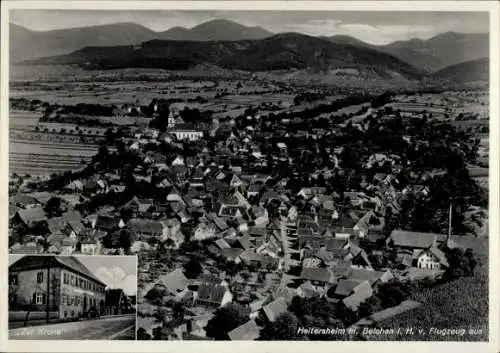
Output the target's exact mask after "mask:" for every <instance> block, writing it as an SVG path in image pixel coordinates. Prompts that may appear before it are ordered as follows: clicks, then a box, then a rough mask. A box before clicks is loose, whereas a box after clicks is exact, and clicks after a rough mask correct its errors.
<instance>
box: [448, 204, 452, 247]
mask: <svg viewBox="0 0 500 353" xmlns="http://www.w3.org/2000/svg"><path fill="white" fill-rule="evenodd" d="M452 212H453V204H451V203H450V213H449V215H448V240H450V239H451V215H452Z"/></svg>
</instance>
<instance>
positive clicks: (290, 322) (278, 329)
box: [260, 312, 301, 341]
mask: <svg viewBox="0 0 500 353" xmlns="http://www.w3.org/2000/svg"><path fill="white" fill-rule="evenodd" d="M298 326H299V320H298V319H297V316H295V314H294V313H292V312H285V313H283V314H281V315H280V316H278V318H277V319H276V321H274V322H272V323H269V324H268V325H266V326H265V327H264V329H263V330H262V331H261V336H260V339H261V340H266V341H289V340H297V339H301V337H300V336H298V335H297V327H298Z"/></svg>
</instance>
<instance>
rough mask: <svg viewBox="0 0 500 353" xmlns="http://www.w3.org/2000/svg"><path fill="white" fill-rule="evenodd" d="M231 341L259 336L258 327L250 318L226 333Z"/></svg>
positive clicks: (252, 338)
mask: <svg viewBox="0 0 500 353" xmlns="http://www.w3.org/2000/svg"><path fill="white" fill-rule="evenodd" d="M227 335H228V336H229V339H230V340H231V341H253V340H256V339H257V338H259V336H260V327H259V326H257V324H256V323H255V321H254V320H250V321H248V322H246V323H244V324H243V325H241V326H238V327H236V328H235V329H234V330H232V331H229V333H228V334H227Z"/></svg>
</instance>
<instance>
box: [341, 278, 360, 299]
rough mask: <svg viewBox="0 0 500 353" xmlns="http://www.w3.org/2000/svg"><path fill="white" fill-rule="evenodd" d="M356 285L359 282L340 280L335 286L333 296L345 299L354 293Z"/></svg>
mask: <svg viewBox="0 0 500 353" xmlns="http://www.w3.org/2000/svg"><path fill="white" fill-rule="evenodd" d="M358 285H359V281H355V280H350V279H341V280H340V281H339V283H338V284H337V288H335V295H338V296H342V297H347V296H348V295H350V294H351V293H352V292H353V291H354V288H356V287H357V286H358Z"/></svg>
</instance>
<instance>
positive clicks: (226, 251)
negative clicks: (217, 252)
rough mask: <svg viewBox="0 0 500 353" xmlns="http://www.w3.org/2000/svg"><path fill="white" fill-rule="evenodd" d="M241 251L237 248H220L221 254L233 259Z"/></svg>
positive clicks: (241, 250)
mask: <svg viewBox="0 0 500 353" xmlns="http://www.w3.org/2000/svg"><path fill="white" fill-rule="evenodd" d="M242 252H243V249H239V248H224V249H222V250H221V253H222V256H224V257H225V258H227V259H229V260H235V259H236V258H237V257H238V256H240V255H241V253H242Z"/></svg>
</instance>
